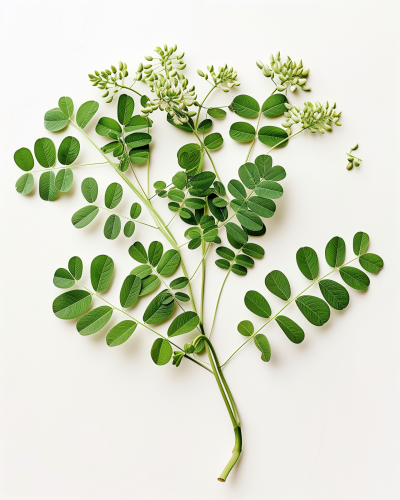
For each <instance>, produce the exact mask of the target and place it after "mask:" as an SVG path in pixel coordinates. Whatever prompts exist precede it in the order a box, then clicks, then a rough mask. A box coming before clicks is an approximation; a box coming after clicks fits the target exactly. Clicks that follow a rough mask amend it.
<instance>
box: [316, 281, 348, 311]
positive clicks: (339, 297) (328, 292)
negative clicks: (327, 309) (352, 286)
mask: <svg viewBox="0 0 400 500" xmlns="http://www.w3.org/2000/svg"><path fill="white" fill-rule="evenodd" d="M318 285H319V289H320V290H321V293H322V295H323V296H324V299H325V300H326V301H327V302H328V304H329V305H330V306H331V307H333V309H337V310H338V311H341V310H342V309H344V308H345V307H347V306H348V305H349V300H350V297H349V292H348V291H347V290H346V288H345V287H344V286H342V285H339V283H336V281H332V280H321V281H320V282H319V283H318Z"/></svg>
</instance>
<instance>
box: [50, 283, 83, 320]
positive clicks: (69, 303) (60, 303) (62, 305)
mask: <svg viewBox="0 0 400 500" xmlns="http://www.w3.org/2000/svg"><path fill="white" fill-rule="evenodd" d="M91 302H92V294H91V293H90V292H87V291H86V290H70V291H69V292H65V293H63V294H62V295H59V296H58V297H57V298H56V299H55V300H54V302H53V312H54V314H55V315H56V316H57V318H60V319H75V318H78V317H79V316H80V315H81V314H83V313H84V312H85V311H86V310H87V309H88V308H89V306H90V304H91Z"/></svg>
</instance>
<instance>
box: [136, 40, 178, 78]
mask: <svg viewBox="0 0 400 500" xmlns="http://www.w3.org/2000/svg"><path fill="white" fill-rule="evenodd" d="M176 50H177V46H176V44H175V45H174V46H173V47H169V48H168V46H167V45H164V50H163V49H162V48H161V47H156V48H155V49H154V51H155V52H156V53H157V54H158V55H159V56H160V57H152V56H145V59H146V61H148V63H145V64H142V63H140V64H139V67H138V69H137V72H136V80H138V81H139V80H142V81H143V82H145V83H147V85H149V87H152V86H153V85H154V84H155V82H156V81H157V80H158V78H159V77H160V74H161V75H164V76H165V78H166V79H168V80H169V79H170V78H173V77H174V76H176V75H177V74H178V71H182V70H183V69H185V68H186V64H185V63H184V62H183V60H182V59H183V56H184V55H185V53H184V52H182V54H179V55H174V53H175V52H176Z"/></svg>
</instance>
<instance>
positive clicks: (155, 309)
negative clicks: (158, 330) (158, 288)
mask: <svg viewBox="0 0 400 500" xmlns="http://www.w3.org/2000/svg"><path fill="white" fill-rule="evenodd" d="M171 297H172V301H170V302H168V300H167V299H169V298H171ZM164 302H168V303H167V304H165V303H164ZM174 307H175V301H174V300H173V296H172V295H171V294H170V293H169V292H167V291H163V292H161V293H159V294H158V295H157V296H156V297H154V299H153V300H152V301H151V302H150V304H149V305H148V306H147V309H146V310H145V312H144V314H143V321H144V322H145V323H147V324H148V325H158V324H160V323H162V322H163V321H165V320H166V319H167V318H169V317H170V316H171V314H172V313H173V312H174Z"/></svg>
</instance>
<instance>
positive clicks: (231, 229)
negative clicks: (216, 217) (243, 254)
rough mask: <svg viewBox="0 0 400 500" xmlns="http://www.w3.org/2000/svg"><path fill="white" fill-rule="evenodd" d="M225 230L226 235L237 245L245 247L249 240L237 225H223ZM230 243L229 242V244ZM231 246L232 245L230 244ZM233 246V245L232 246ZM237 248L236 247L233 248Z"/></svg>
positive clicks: (229, 223)
mask: <svg viewBox="0 0 400 500" xmlns="http://www.w3.org/2000/svg"><path fill="white" fill-rule="evenodd" d="M225 229H226V232H227V235H228V238H229V236H231V237H232V238H233V239H234V240H235V241H237V242H238V243H239V245H245V244H246V243H247V241H248V239H249V237H248V236H247V234H246V233H245V232H244V231H243V229H242V228H240V227H239V226H238V225H237V224H235V223H234V222H228V223H226V224H225ZM229 243H231V242H229ZM231 245H232V243H231ZM232 246H234V245H232ZM234 248H237V247H234ZM239 248H240V247H239Z"/></svg>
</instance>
